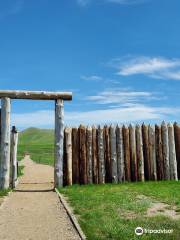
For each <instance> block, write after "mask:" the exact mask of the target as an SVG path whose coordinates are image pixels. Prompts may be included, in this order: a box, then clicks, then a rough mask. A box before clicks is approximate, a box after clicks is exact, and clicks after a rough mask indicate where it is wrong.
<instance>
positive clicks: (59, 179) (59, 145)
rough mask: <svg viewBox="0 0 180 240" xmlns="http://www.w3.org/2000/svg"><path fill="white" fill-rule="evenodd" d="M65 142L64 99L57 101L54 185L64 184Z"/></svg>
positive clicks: (60, 185)
mask: <svg viewBox="0 0 180 240" xmlns="http://www.w3.org/2000/svg"><path fill="white" fill-rule="evenodd" d="M63 142H64V104H63V100H61V99H57V100H56V101H55V162H54V187H62V186H63Z"/></svg>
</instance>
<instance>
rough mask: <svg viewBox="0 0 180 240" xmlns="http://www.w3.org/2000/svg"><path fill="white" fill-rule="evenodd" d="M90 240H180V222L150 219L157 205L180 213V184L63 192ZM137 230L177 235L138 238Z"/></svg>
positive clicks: (73, 188) (109, 186)
mask: <svg viewBox="0 0 180 240" xmlns="http://www.w3.org/2000/svg"><path fill="white" fill-rule="evenodd" d="M60 192H61V193H63V194H64V195H65V196H67V197H68V201H69V203H70V205H71V206H72V207H73V209H74V213H75V214H76V215H77V217H78V219H79V223H80V225H81V227H82V229H83V231H84V233H85V234H86V236H87V238H88V239H89V240H101V239H103V240H108V239H114V240H116V239H119V240H129V239H130V240H132V239H151V240H154V239H163V240H166V239H168V240H169V239H173V240H179V239H180V238H179V236H180V220H172V219H170V218H169V217H166V216H161V215H159V216H155V217H147V216H146V211H147V209H148V208H149V207H150V206H151V204H152V203H153V202H155V201H159V202H163V203H167V204H169V205H170V208H172V207H173V206H176V211H177V212H179V211H180V185H179V182H165V181H164V182H146V183H124V184H118V185H115V184H105V185H86V186H77V185H74V186H71V187H65V188H61V189H60ZM137 226H141V227H144V228H146V229H164V228H165V229H173V231H174V232H173V234H144V235H142V236H136V235H135V233H134V229H135V228H136V227H137Z"/></svg>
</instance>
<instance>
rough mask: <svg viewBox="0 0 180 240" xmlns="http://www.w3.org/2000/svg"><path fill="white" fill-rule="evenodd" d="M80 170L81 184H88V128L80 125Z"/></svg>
mask: <svg viewBox="0 0 180 240" xmlns="http://www.w3.org/2000/svg"><path fill="white" fill-rule="evenodd" d="M79 147H80V148H79V153H80V154H79V170H80V184H87V158H86V128H85V126H83V125H80V127H79Z"/></svg>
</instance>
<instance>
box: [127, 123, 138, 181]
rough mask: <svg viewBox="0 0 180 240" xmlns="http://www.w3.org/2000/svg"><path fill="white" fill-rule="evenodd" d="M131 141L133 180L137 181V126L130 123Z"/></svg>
mask: <svg viewBox="0 0 180 240" xmlns="http://www.w3.org/2000/svg"><path fill="white" fill-rule="evenodd" d="M129 143H130V159H131V180H132V181H137V159H136V134H135V127H134V126H132V125H131V124H130V125H129Z"/></svg>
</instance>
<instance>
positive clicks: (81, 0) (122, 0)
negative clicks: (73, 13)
mask: <svg viewBox="0 0 180 240" xmlns="http://www.w3.org/2000/svg"><path fill="white" fill-rule="evenodd" d="M92 1H94V2H95V0H77V3H78V4H79V5H80V6H82V7H84V6H87V5H88V4H89V3H90V2H92ZM96 1H97V0H96ZM147 1H149V0H99V1H98V2H105V3H114V4H121V5H133V4H139V3H144V2H147Z"/></svg>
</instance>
